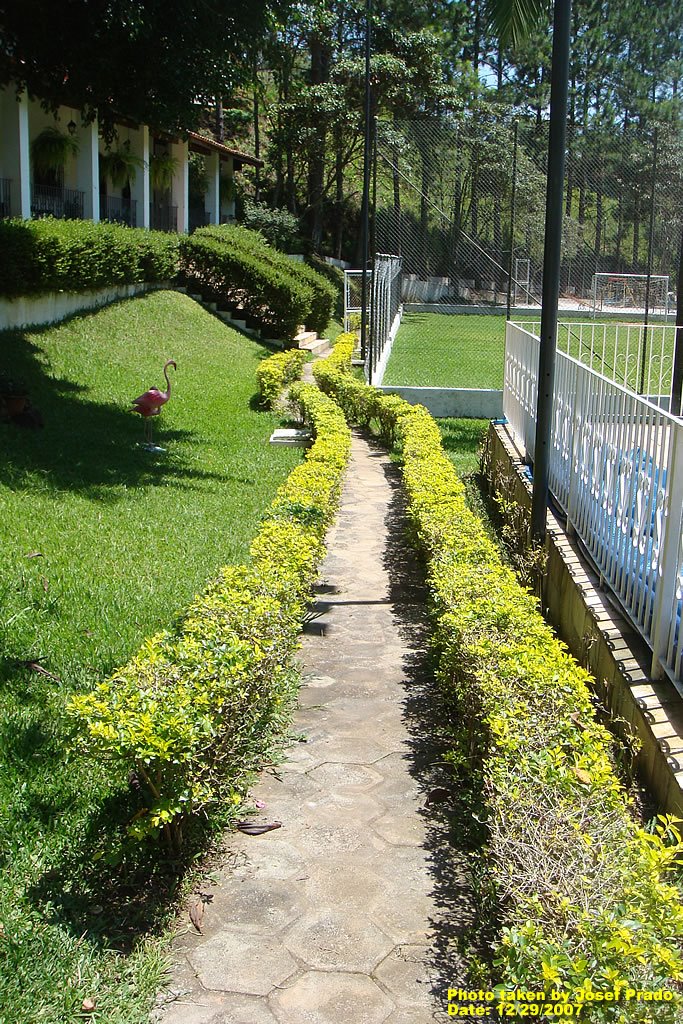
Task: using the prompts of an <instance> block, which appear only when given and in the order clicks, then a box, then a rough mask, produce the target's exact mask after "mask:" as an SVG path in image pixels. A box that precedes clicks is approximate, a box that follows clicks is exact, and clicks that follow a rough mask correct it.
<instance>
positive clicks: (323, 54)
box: [308, 32, 330, 253]
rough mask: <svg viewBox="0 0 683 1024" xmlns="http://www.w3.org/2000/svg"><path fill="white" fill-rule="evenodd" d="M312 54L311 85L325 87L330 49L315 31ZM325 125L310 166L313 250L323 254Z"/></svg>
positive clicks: (310, 228) (309, 185)
mask: <svg viewBox="0 0 683 1024" xmlns="http://www.w3.org/2000/svg"><path fill="white" fill-rule="evenodd" d="M309 48H310V51H311V85H312V86H316V85H323V84H324V83H325V82H327V81H328V79H329V68H330V48H329V43H328V42H327V41H326V40H325V39H323V37H322V36H321V35H318V34H317V33H316V32H313V33H312V34H311V36H310V38H309ZM325 135H326V131H325V125H323V124H321V125H320V126H319V130H318V135H317V138H316V140H315V142H314V143H313V146H312V151H311V154H310V158H309V163H308V208H309V215H308V222H309V234H310V239H311V250H312V251H313V252H315V253H321V252H322V244H323V194H324V187H325V148H326V147H325Z"/></svg>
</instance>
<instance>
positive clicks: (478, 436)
mask: <svg viewBox="0 0 683 1024" xmlns="http://www.w3.org/2000/svg"><path fill="white" fill-rule="evenodd" d="M436 424H437V426H438V428H439V430H440V431H441V443H442V445H443V447H444V451H445V452H446V455H447V456H448V458H449V459H450V460H451V462H452V463H453V465H454V466H455V468H456V470H457V471H458V474H459V475H460V476H466V475H467V474H469V473H475V472H477V471H478V469H479V454H478V453H479V446H480V444H481V442H482V439H483V437H484V434H485V433H486V430H487V429H488V425H489V421H488V420H464V419H439V420H437V421H436Z"/></svg>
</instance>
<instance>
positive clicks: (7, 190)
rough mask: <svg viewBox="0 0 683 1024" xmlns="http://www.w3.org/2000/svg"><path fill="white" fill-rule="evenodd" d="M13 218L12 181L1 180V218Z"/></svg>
mask: <svg viewBox="0 0 683 1024" xmlns="http://www.w3.org/2000/svg"><path fill="white" fill-rule="evenodd" d="M11 216H12V179H11V178H0V217H11Z"/></svg>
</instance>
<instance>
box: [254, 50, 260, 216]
mask: <svg viewBox="0 0 683 1024" xmlns="http://www.w3.org/2000/svg"><path fill="white" fill-rule="evenodd" d="M258 90H259V80H258V67H257V62H256V58H254V156H255V157H256V158H257V160H260V158H261V126H260V124H259V101H258ZM255 170H256V174H255V181H254V202H255V203H258V202H260V199H261V168H260V167H256V168H255Z"/></svg>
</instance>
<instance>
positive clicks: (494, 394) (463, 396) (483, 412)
mask: <svg viewBox="0 0 683 1024" xmlns="http://www.w3.org/2000/svg"><path fill="white" fill-rule="evenodd" d="M379 390H380V391H383V392H384V393H385V394H388V395H400V396H401V398H404V399H405V400H406V402H409V403H410V404H411V405H424V406H425V408H426V409H428V411H429V412H430V413H431V414H432V416H434V417H436V418H444V417H447V416H453V417H457V418H458V419H461V418H462V419H481V420H497V419H500V417H501V416H502V415H503V392H502V391H497V390H495V389H493V388H491V389H489V388H409V387H394V386H391V385H385V386H382V387H380V388H379Z"/></svg>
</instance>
